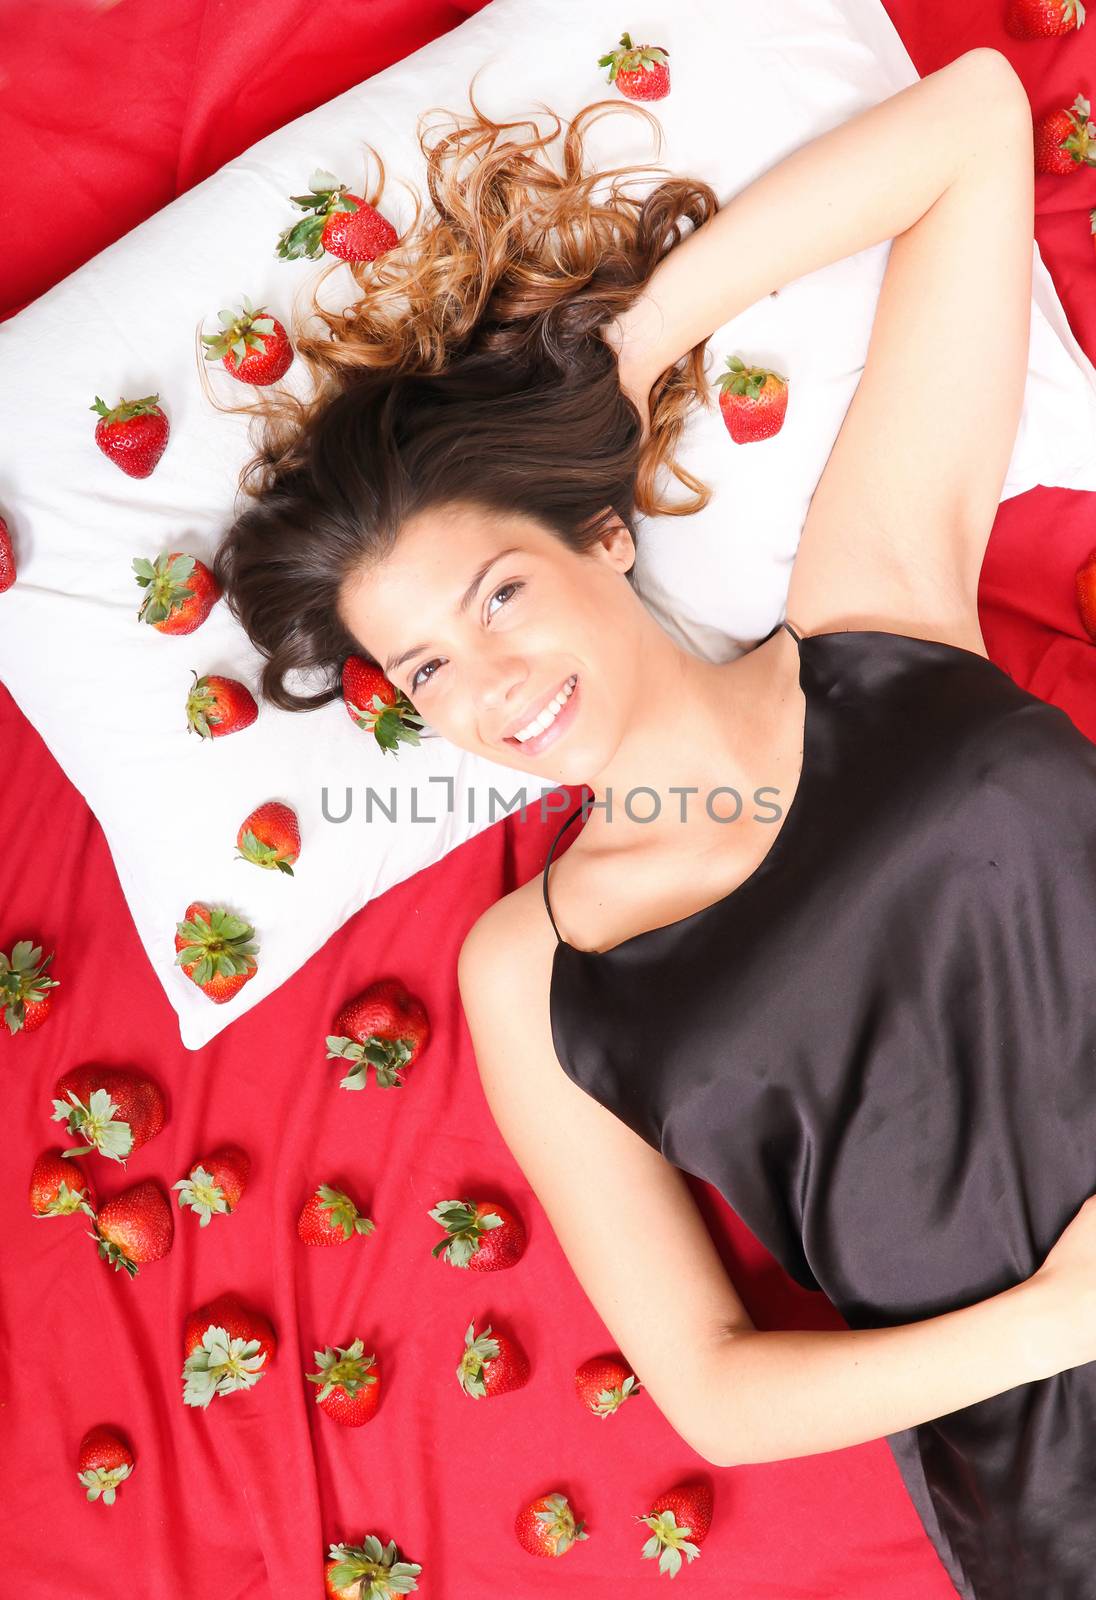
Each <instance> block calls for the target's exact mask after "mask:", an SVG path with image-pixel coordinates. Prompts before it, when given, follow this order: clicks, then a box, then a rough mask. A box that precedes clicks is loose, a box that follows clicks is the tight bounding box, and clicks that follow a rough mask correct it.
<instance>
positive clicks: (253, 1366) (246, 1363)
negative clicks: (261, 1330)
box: [182, 1326, 266, 1409]
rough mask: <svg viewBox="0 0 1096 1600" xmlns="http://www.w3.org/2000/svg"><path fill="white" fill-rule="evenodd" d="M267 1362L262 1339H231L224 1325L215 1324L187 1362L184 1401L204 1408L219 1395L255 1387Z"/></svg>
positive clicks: (184, 1364)
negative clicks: (217, 1325)
mask: <svg viewBox="0 0 1096 1600" xmlns="http://www.w3.org/2000/svg"><path fill="white" fill-rule="evenodd" d="M265 1362H266V1352H265V1350H262V1349H261V1346H260V1342H259V1340H258V1339H231V1338H229V1336H228V1334H227V1333H226V1331H225V1330H224V1328H219V1327H216V1326H211V1327H209V1328H207V1329H206V1330H205V1333H204V1334H203V1335H202V1342H201V1344H200V1345H199V1346H198V1347H197V1349H195V1350H192V1351H191V1353H190V1355H188V1356H187V1358H186V1361H185V1362H184V1363H183V1374H182V1376H183V1400H184V1402H185V1403H186V1404H187V1405H188V1406H199V1407H201V1408H202V1409H204V1408H205V1407H206V1406H208V1405H209V1403H210V1401H211V1400H212V1399H213V1398H214V1396H215V1395H219V1394H232V1393H233V1392H234V1391H235V1390H237V1389H252V1388H254V1386H255V1385H256V1384H257V1383H258V1381H259V1379H260V1378H261V1377H262V1376H263V1366H264V1364H265Z"/></svg>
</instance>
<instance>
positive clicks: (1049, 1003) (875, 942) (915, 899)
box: [543, 624, 1096, 1600]
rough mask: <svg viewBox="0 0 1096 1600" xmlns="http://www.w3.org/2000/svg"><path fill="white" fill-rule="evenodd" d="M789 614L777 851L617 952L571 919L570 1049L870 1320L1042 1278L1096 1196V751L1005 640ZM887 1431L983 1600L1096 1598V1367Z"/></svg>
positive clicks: (916, 1498)
mask: <svg viewBox="0 0 1096 1600" xmlns="http://www.w3.org/2000/svg"><path fill="white" fill-rule="evenodd" d="M781 626H784V627H787V625H786V624H781ZM787 631H788V632H789V633H791V634H792V637H793V638H797V642H798V644H799V652H800V662H799V667H800V673H799V681H800V684H801V686H802V688H803V691H804V696H805V701H806V722H805V729H804V754H803V772H802V777H801V780H800V783H799V787H798V789H797V791H796V793H795V795H794V796H793V798H792V801H791V804H790V809H789V810H788V813H787V815H786V817H785V818H784V821H783V824H782V826H781V827H780V828H779V830H778V832H777V834H776V836H775V839H774V842H773V844H772V845H771V846H770V849H769V853H768V854H767V856H766V857H765V858H764V859H763V861H762V863H761V865H760V867H758V868H757V869H756V870H755V871H754V872H753V873H752V874H751V875H750V877H749V878H748V879H747V880H746V881H745V882H744V883H743V884H742V885H741V886H740V887H739V888H737V889H736V890H734V891H732V893H731V894H730V895H728V896H726V897H725V898H724V899H722V900H720V901H717V902H716V903H715V904H713V905H710V906H707V907H704V908H702V909H701V910H699V911H698V912H696V913H694V914H693V915H691V916H688V917H685V918H682V919H680V920H679V921H677V922H674V923H671V924H669V925H668V926H665V927H661V928H655V929H652V930H649V931H646V932H643V933H640V934H639V935H637V936H636V937H633V938H631V939H626V940H624V941H623V942H622V943H621V944H618V945H616V946H614V947H613V948H612V949H610V950H606V951H602V952H595V951H583V950H579V949H577V948H575V947H573V946H572V945H570V944H568V943H566V942H565V941H564V940H563V939H562V938H561V936H560V934H559V930H558V928H556V937H557V941H558V943H557V948H556V951H555V955H554V959H553V969H552V987H551V1018H552V1034H553V1040H554V1044H555V1048H556V1052H557V1055H558V1057H559V1061H560V1064H561V1066H562V1067H563V1070H564V1071H565V1072H566V1074H567V1075H568V1077H570V1078H571V1079H573V1081H574V1082H575V1083H577V1084H578V1085H579V1086H580V1087H581V1088H583V1089H584V1090H585V1091H586V1092H587V1093H589V1094H591V1095H592V1096H593V1097H594V1098H595V1099H596V1100H598V1101H599V1102H600V1103H601V1104H603V1105H605V1106H606V1107H608V1108H609V1109H610V1110H611V1111H612V1112H614V1113H615V1114H616V1115H617V1116H618V1117H620V1118H621V1119H622V1120H623V1121H624V1122H625V1123H627V1124H628V1126H630V1127H631V1128H632V1129H634V1130H635V1132H637V1133H638V1134H640V1135H641V1136H642V1137H643V1138H644V1139H645V1140H646V1141H647V1142H648V1143H649V1144H651V1145H653V1146H654V1147H655V1148H656V1149H658V1150H660V1151H661V1152H662V1154H663V1155H664V1156H665V1157H666V1158H667V1159H668V1160H670V1161H671V1162H673V1163H674V1165H676V1166H678V1167H680V1168H682V1169H684V1170H685V1171H687V1172H690V1173H693V1174H695V1175H696V1176H698V1177H700V1178H702V1179H704V1180H705V1181H707V1182H709V1183H711V1184H712V1185H713V1186H714V1187H715V1188H716V1189H718V1190H719V1191H720V1192H721V1193H722V1194H723V1195H724V1197H725V1198H726V1200H727V1201H728V1203H729V1204H730V1205H731V1207H732V1208H733V1209H734V1210H735V1211H736V1212H737V1213H738V1214H739V1216H740V1217H741V1218H742V1220H743V1221H744V1222H745V1223H746V1224H747V1226H748V1227H749V1228H750V1229H752V1230H753V1232H754V1233H755V1234H756V1235H757V1237H758V1238H759V1239H760V1240H761V1242H762V1243H763V1244H764V1245H765V1246H766V1247H767V1248H768V1249H769V1250H770V1251H771V1252H772V1254H773V1255H774V1256H775V1257H776V1258H777V1260H778V1261H779V1262H780V1263H781V1264H782V1265H783V1266H784V1267H785V1269H786V1270H787V1271H788V1272H789V1273H790V1274H791V1276H792V1277H793V1278H795V1279H796V1280H797V1281H798V1282H799V1283H800V1284H802V1285H804V1286H806V1287H809V1288H818V1289H821V1290H822V1291H823V1292H824V1293H825V1294H826V1295H827V1296H829V1298H830V1299H831V1301H832V1302H833V1303H834V1304H835V1305H836V1306H837V1308H838V1309H839V1310H840V1312H841V1313H842V1315H843V1316H844V1317H845V1319H846V1320H847V1322H848V1323H849V1324H850V1326H851V1327H854V1328H864V1327H877V1326H888V1325H893V1324H898V1323H906V1322H914V1321H918V1320H920V1319H922V1318H925V1317H931V1316H935V1315H938V1314H940V1313H943V1312H946V1311H949V1310H953V1309H956V1308H958V1307H961V1306H966V1305H969V1304H972V1303H973V1302H975V1301H979V1300H983V1299H985V1298H986V1297H988V1296H990V1295H994V1294H997V1293H998V1292H1000V1291H1001V1290H1004V1289H1006V1288H1009V1287H1010V1286H1012V1285H1013V1284H1016V1283H1018V1282H1020V1281H1021V1280H1023V1279H1025V1278H1027V1277H1028V1276H1029V1275H1030V1274H1031V1273H1032V1272H1034V1271H1035V1270H1036V1268H1037V1267H1039V1266H1040V1265H1041V1263H1042V1262H1043V1260H1044V1259H1045V1257H1046V1254H1047V1252H1048V1250H1049V1249H1050V1247H1051V1246H1052V1245H1053V1244H1054V1243H1055V1241H1056V1240H1057V1238H1058V1237H1059V1235H1060V1234H1061V1232H1062V1230H1063V1229H1064V1228H1065V1227H1066V1225H1067V1224H1068V1223H1069V1222H1070V1220H1071V1219H1072V1218H1073V1216H1074V1215H1075V1214H1076V1212H1077V1210H1078V1208H1079V1207H1080V1205H1081V1204H1082V1202H1083V1201H1084V1200H1085V1199H1086V1198H1087V1197H1088V1196H1089V1195H1090V1194H1092V1193H1093V1192H1096V983H1094V967H1096V956H1094V952H1096V745H1093V744H1092V743H1091V742H1090V741H1089V740H1088V739H1086V738H1085V737H1084V735H1083V734H1082V733H1081V732H1080V731H1079V730H1078V728H1077V727H1076V726H1075V725H1074V723H1073V722H1072V721H1071V720H1070V718H1069V717H1068V716H1067V715H1066V714H1065V712H1064V711H1061V710H1060V709H1058V708H1057V707H1055V706H1052V705H1049V704H1047V703H1046V702H1044V701H1042V700H1039V699H1036V698H1035V697H1034V696H1033V695H1031V694H1029V693H1028V692H1027V691H1026V690H1024V689H1022V688H1020V687H1019V686H1018V685H1017V684H1016V683H1014V682H1013V680H1012V679H1011V678H1010V677H1008V676H1007V674H1006V673H1004V672H1003V671H1002V670H1001V669H1000V668H999V667H997V666H996V665H995V664H993V663H992V662H990V661H989V660H987V659H985V658H984V657H982V656H979V655H977V654H975V653H974V652H971V651H967V650H963V649H961V648H959V647H957V646H953V645H947V644H943V643H940V642H937V641H933V640H924V639H915V638H910V637H906V636H904V635H899V634H892V633H887V632H866V631H863V632H860V631H858V632H845V633H824V634H817V635H813V636H811V635H808V636H807V637H805V638H803V639H802V640H798V636H797V635H796V634H795V632H794V631H793V630H792V629H791V628H790V627H788V628H787ZM774 632H775V630H774ZM580 813H581V806H580V807H579V808H578V809H577V810H575V811H573V812H572V813H571V814H570V816H569V817H568V818H567V819H566V821H565V822H564V824H563V826H562V827H561V828H560V830H559V832H558V833H557V835H556V840H555V841H553V850H554V848H555V842H556V841H558V839H559V837H560V834H562V832H563V830H564V829H565V828H566V827H567V826H568V824H569V823H570V822H571V821H572V820H573V819H574V818H575V817H576V816H578V815H579V814H580ZM551 860H552V852H551V851H550V852H549V855H548V860H547V862H546V863H545V868H544V875H543V887H544V898H545V905H546V907H547V909H548V914H549V917H550V918H552V924H553V927H555V919H554V917H553V916H552V911H551V905H550V902H549V896H548V868H549V866H550V864H551ZM888 1443H889V1444H890V1446H891V1449H892V1451H893V1453H894V1456H895V1460H896V1462H897V1465H898V1468H899V1471H900V1472H901V1474H902V1477H903V1480H904V1482H905V1484H906V1487H907V1489H908V1490H909V1493H910V1495H911V1498H912V1499H913V1502H914V1504H915V1506H916V1508H917V1511H918V1513H919V1515H920V1517H921V1520H922V1522H923V1523H924V1526H925V1529H926V1531H927V1533H928V1535H929V1537H930V1539H931V1540H932V1542H933V1543H934V1545H935V1546H936V1549H937V1551H938V1552H939V1554H940V1557H941V1560H942V1561H943V1563H944V1565H945V1568H946V1570H947V1571H948V1573H949V1575H950V1577H951V1579H952V1581H953V1583H954V1584H955V1586H956V1589H957V1591H958V1592H959V1593H960V1594H961V1595H962V1596H964V1597H965V1600H1029V1597H1030V1600H1093V1597H1096V1363H1088V1364H1086V1365H1084V1366H1082V1367H1078V1368H1073V1369H1071V1370H1069V1371H1067V1372H1064V1373H1061V1374H1059V1375H1057V1376H1054V1377H1051V1378H1048V1379H1045V1380H1041V1381H1038V1382H1032V1383H1025V1384H1022V1385H1019V1386H1017V1387H1014V1388H1012V1389H1009V1390H1007V1391H1006V1392H1005V1393H1003V1394H1000V1395H997V1396H994V1397H992V1398H990V1399H988V1400H984V1401H981V1402H978V1403H976V1404H974V1405H971V1406H968V1407H965V1408H964V1409H962V1410H959V1411H955V1412H953V1413H950V1414H949V1415H946V1416H942V1417H939V1418H937V1419H935V1420H933V1421H929V1422H925V1423H923V1424H921V1425H920V1426H918V1427H915V1428H911V1429H907V1430H904V1431H903V1432H901V1433H897V1434H894V1435H890V1436H888Z"/></svg>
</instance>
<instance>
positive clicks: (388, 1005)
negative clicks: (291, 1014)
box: [327, 978, 430, 1089]
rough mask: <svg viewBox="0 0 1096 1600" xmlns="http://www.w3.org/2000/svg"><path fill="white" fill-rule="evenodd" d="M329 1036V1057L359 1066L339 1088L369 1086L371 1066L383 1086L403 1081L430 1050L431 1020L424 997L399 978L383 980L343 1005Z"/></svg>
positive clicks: (381, 1086)
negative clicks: (404, 1073)
mask: <svg viewBox="0 0 1096 1600" xmlns="http://www.w3.org/2000/svg"><path fill="white" fill-rule="evenodd" d="M333 1026H334V1032H333V1033H329V1034H328V1036H327V1054H328V1059H337V1058H339V1057H345V1058H346V1060H347V1061H352V1062H353V1063H354V1066H353V1067H352V1069H351V1070H350V1072H348V1073H347V1075H346V1077H345V1078H340V1079H339V1088H340V1089H364V1088H365V1084H366V1077H367V1074H368V1071H369V1068H370V1066H372V1067H373V1073H374V1076H375V1078H376V1080H377V1083H378V1085H379V1087H380V1088H382V1089H390V1088H392V1087H393V1085H400V1086H402V1084H403V1077H402V1076H401V1074H402V1073H403V1071H404V1070H405V1069H406V1068H407V1067H409V1066H410V1065H411V1063H412V1062H413V1061H415V1060H416V1058H417V1057H418V1056H419V1055H421V1053H422V1052H423V1050H425V1048H426V1045H427V1041H428V1040H429V1038H430V1023H429V1020H428V1018H427V1015H426V1008H425V1006H424V1005H423V1003H422V1001H421V1000H420V999H419V998H418V997H417V995H413V994H412V993H411V991H410V990H409V989H408V988H407V987H406V985H405V984H404V983H403V982H401V980H400V979H399V978H379V979H378V980H377V982H376V983H371V984H370V985H369V987H368V988H367V989H363V990H362V992H361V994H359V995H356V996H355V998H354V999H353V1000H349V1001H348V1002H347V1003H346V1005H344V1006H343V1008H342V1010H341V1011H340V1012H339V1014H338V1016H337V1017H336V1018H335V1021H334V1024H333Z"/></svg>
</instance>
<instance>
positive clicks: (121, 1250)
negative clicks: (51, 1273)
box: [89, 1178, 175, 1278]
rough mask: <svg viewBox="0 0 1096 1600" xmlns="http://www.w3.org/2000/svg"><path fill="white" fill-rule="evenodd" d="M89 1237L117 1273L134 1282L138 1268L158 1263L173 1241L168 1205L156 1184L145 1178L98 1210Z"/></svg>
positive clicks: (169, 1205) (173, 1228)
mask: <svg viewBox="0 0 1096 1600" xmlns="http://www.w3.org/2000/svg"><path fill="white" fill-rule="evenodd" d="M89 1236H90V1237H91V1238H92V1239H94V1240H95V1242H96V1244H97V1245H98V1247H99V1254H100V1255H101V1256H102V1258H103V1260H104V1261H109V1262H110V1264H111V1266H112V1267H113V1268H114V1270H115V1271H116V1272H121V1271H122V1270H123V1269H124V1270H125V1271H126V1272H128V1273H129V1275H130V1277H131V1278H135V1277H136V1276H137V1268H138V1266H139V1265H143V1264H144V1263H145V1262H146V1261H159V1260H160V1259H161V1257H163V1256H166V1255H167V1253H168V1251H169V1250H170V1249H171V1246H172V1242H173V1240H174V1238H175V1216H174V1213H173V1212H172V1209H171V1203H170V1201H169V1200H168V1198H167V1196H166V1195H165V1194H164V1192H163V1190H162V1189H161V1188H160V1186H159V1184H158V1183H154V1182H153V1181H152V1179H151V1178H146V1179H145V1180H144V1182H143V1183H135V1184H133V1185H132V1186H131V1187H130V1188H128V1189H123V1190H122V1192H121V1194H116V1195H114V1196H112V1198H111V1199H109V1200H107V1201H105V1202H104V1204H103V1205H101V1206H100V1207H99V1209H98V1211H97V1212H96V1213H95V1228H94V1230H90V1229H89Z"/></svg>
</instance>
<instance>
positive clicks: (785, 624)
mask: <svg viewBox="0 0 1096 1600" xmlns="http://www.w3.org/2000/svg"><path fill="white" fill-rule="evenodd" d="M780 626H781V627H782V628H787V630H788V632H789V633H790V634H791V636H792V638H793V639H794V640H795V642H796V644H802V643H803V635H802V634H801V633H796V631H795V629H794V628H793V627H792V625H791V623H790V622H782V623H781V624H780Z"/></svg>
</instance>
